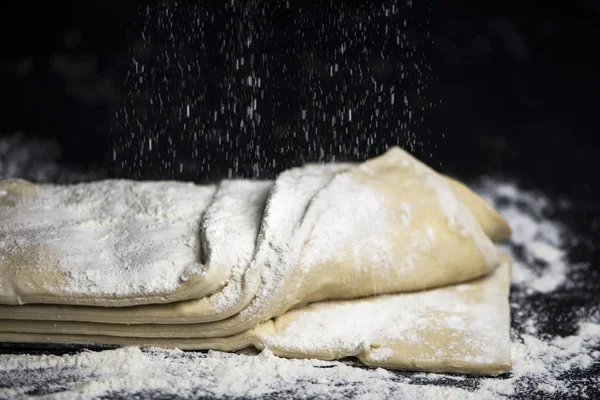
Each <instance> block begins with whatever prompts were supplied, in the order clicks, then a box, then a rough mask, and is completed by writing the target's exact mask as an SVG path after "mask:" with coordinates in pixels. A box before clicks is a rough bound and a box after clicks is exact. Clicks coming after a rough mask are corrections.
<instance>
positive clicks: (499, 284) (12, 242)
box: [0, 148, 511, 374]
mask: <svg viewBox="0 0 600 400" xmlns="http://www.w3.org/2000/svg"><path fill="white" fill-rule="evenodd" d="M112 182H113V181H103V182H101V183H96V184H97V185H105V191H108V192H110V193H114V204H113V203H112V201H113V200H111V199H112V198H113V197H111V196H112V195H111V196H109V197H108V200H107V199H106V198H104V199H102V201H101V202H100V200H98V199H87V198H86V197H85V196H83V197H82V196H79V197H77V194H78V193H79V194H80V193H81V192H82V188H84V186H83V185H86V184H81V185H76V186H71V187H68V186H67V187H58V186H51V185H34V184H31V183H29V182H25V181H20V180H6V181H0V190H2V191H3V192H5V193H6V195H4V196H3V197H0V224H1V225H0V292H1V293H0V304H3V305H0V341H16V342H31V341H36V342H59V343H65V342H74V343H100V344H123V345H126V344H140V345H157V346H167V347H180V348H183V349H222V350H228V351H229V350H236V349H240V348H244V347H247V346H250V345H253V346H255V347H257V348H263V347H268V348H269V349H271V350H272V351H273V352H274V353H275V354H278V355H281V356H286V357H317V358H323V359H333V358H340V357H344V356H357V357H359V358H360V359H361V360H362V361H363V362H365V363H366V364H368V365H374V366H385V367H389V368H402V369H423V370H432V371H452V372H466V373H482V374H498V373H501V372H504V371H506V370H507V369H508V368H509V367H510V357H509V356H508V354H509V352H508V350H507V349H508V345H509V342H508V336H507V335H508V325H509V310H508V281H509V279H508V277H509V272H510V271H509V270H510V267H509V261H508V260H506V259H505V262H504V264H503V266H502V267H501V268H498V267H499V265H500V264H501V260H502V257H501V255H500V253H499V251H498V250H497V248H496V246H495V245H494V242H497V241H501V240H504V239H506V238H508V237H509V236H510V233H511V232H510V228H509V226H508V224H507V223H506V221H505V220H504V219H503V218H502V217H501V216H500V215H499V214H498V213H497V212H496V211H495V210H493V209H492V208H491V207H490V206H488V205H487V204H486V203H485V201H483V200H482V199H481V198H480V197H479V196H477V195H476V194H474V193H473V192H472V191H471V190H469V189H468V188H467V187H465V186H464V185H462V184H461V183H459V182H457V181H455V180H453V179H451V178H448V177H444V176H442V175H440V174H438V173H436V172H435V171H433V170H432V169H431V168H429V167H427V166H426V165H424V164H423V163H421V162H420V161H418V160H417V159H415V158H414V157H412V156H411V155H410V154H408V153H406V152H405V151H403V150H401V149H399V148H392V149H390V150H389V151H388V152H386V153H385V154H383V155H382V156H379V157H376V158H374V159H371V160H368V161H366V162H364V163H360V164H334V165H329V166H319V165H308V166H305V167H302V168H295V169H292V170H288V171H285V172H284V173H282V174H281V175H280V176H279V177H278V178H277V179H276V180H275V181H274V182H260V183H259V182H250V181H248V182H242V181H239V182H236V181H231V182H229V181H224V182H223V183H222V184H221V185H219V186H218V187H208V186H207V187H202V186H197V185H190V184H179V183H160V182H144V183H138V182H130V181H114V183H112ZM89 185H91V184H89ZM161 185H163V186H161ZM103 187H104V186H103ZM162 190H171V191H172V192H170V193H171V194H173V193H176V192H177V191H181V193H182V194H183V195H182V196H173V197H170V199H174V200H172V201H173V202H175V203H177V204H169V205H165V206H164V207H166V209H165V210H163V208H162V207H163V206H162V205H161V201H160V200H161V199H164V193H163V194H161V191H162ZM136 191H144V194H145V196H146V197H144V198H143V199H141V200H140V198H139V196H138V195H137V192H136ZM104 193H106V192H104ZM153 193H156V198H152V194H153ZM61 196H62V197H61ZM117 196H121V197H117ZM127 196H130V197H127ZM124 197H125V198H128V199H131V200H129V201H128V202H126V203H127V204H132V206H131V207H132V208H131V209H127V208H125V209H124V208H123V205H122V204H123V202H122V201H120V199H121V198H124ZM74 199H75V200H74ZM94 201H96V202H98V207H101V209H102V212H103V213H100V212H98V215H97V216H96V215H93V217H92V220H93V221H92V222H95V223H96V225H94V226H100V228H94V229H96V231H91V232H88V233H87V234H89V235H90V237H91V238H97V237H104V236H102V235H106V233H105V232H111V231H110V227H111V225H110V224H122V223H123V219H122V218H121V215H127V216H129V217H130V219H131V218H133V219H134V220H135V221H138V220H139V221H142V222H140V224H139V225H140V226H142V225H143V226H153V227H154V230H153V232H154V233H153V235H154V236H148V235H146V236H145V237H144V240H142V239H140V242H139V243H138V242H135V243H134V244H133V245H132V246H134V250H135V252H132V256H133V257H139V260H140V262H137V263H136V264H135V266H136V268H144V264H143V262H142V261H143V260H144V259H145V258H142V257H141V256H138V254H140V255H143V256H144V257H150V258H149V259H150V260H151V261H152V263H153V264H152V265H153V268H158V267H160V265H162V264H161V263H163V261H162V260H161V254H162V253H161V252H170V254H173V258H172V259H171V258H170V259H169V260H177V263H178V264H177V263H175V264H173V265H174V267H175V268H176V271H182V272H181V274H182V276H183V277H185V279H183V278H182V279H181V280H179V281H177V284H176V285H174V286H173V285H172V286H171V289H169V290H168V291H166V292H165V291H164V290H162V291H160V290H159V291H155V292H148V293H144V291H143V290H140V289H136V291H132V292H130V293H129V292H127V291H121V292H118V293H116V294H114V293H113V294H98V293H88V294H86V293H81V292H77V293H74V292H73V291H72V290H71V289H70V288H69V285H68V282H69V276H68V275H66V274H64V273H61V268H59V267H60V266H61V263H63V262H70V261H71V260H70V259H69V257H68V255H69V254H70V253H61V251H62V249H63V247H55V246H54V244H53V243H54V242H53V239H52V238H50V239H48V240H47V241H45V242H43V243H36V242H31V241H29V242H28V241H22V240H21V239H22V236H20V235H24V234H25V233H28V232H31V229H37V230H38V232H41V236H40V237H46V236H49V235H48V234H47V233H48V232H50V231H51V230H52V229H55V228H56V227H55V226H54V225H51V224H52V223H53V221H56V223H57V224H59V225H60V226H61V227H64V232H67V233H65V234H64V235H66V236H65V237H68V234H71V233H70V232H71V231H72V229H74V228H73V227H77V229H80V228H79V225H77V224H78V223H79V222H80V221H79V219H78V215H77V212H78V211H77V210H78V209H79V207H92V206H93V202H94ZM186 201H187V202H189V201H195V202H196V203H195V204H196V205H195V207H194V208H192V209H187V208H184V207H183V205H185V204H187V203H185V202H186ZM178 202H179V203H178ZM46 203H52V204H56V205H57V206H56V207H55V208H58V209H60V210H62V211H63V212H62V213H59V212H53V209H51V208H49V207H47V206H46V207H45V206H44V205H45V204H46ZM148 204H150V206H148ZM153 207H154V208H153ZM155 208H156V209H157V210H158V211H155ZM89 209H90V210H92V211H93V210H94V208H89ZM137 210H141V211H137ZM148 210H150V211H148ZM228 210H231V212H228ZM127 213H129V214H127ZM136 213H139V215H138V214H136ZM186 213H188V214H186ZM107 215H108V216H109V217H110V218H109V217H107ZM165 215H166V216H167V217H164V216H165ZM40 221H41V222H40ZM98 221H99V222H98ZM105 221H108V222H105ZM107 224H108V225H107ZM86 226H90V225H89V223H88V225H86ZM237 227H243V229H242V228H239V229H236V228H237ZM44 229H46V231H44ZM90 229H91V228H90ZM132 229H133V228H132ZM135 229H136V231H135V232H136V234H137V230H139V229H140V228H139V226H137V225H136V227H135ZM80 230H81V229H80ZM61 232H62V231H61ZM165 232H166V233H165ZM45 233H46V236H44V234H45ZM142 234H143V229H142ZM165 234H167V237H168V238H173V239H172V240H171V242H169V243H163V242H161V241H160V238H161V237H164V235H165ZM188 237H189V239H188ZM1 240H4V241H5V242H1ZM88 242H89V243H91V244H90V246H91V249H92V250H93V251H90V252H89V254H87V252H86V251H85V248H82V249H80V250H78V252H77V253H76V256H77V257H79V258H78V260H81V261H82V262H84V264H83V265H86V263H87V262H90V263H92V262H94V260H95V259H94V257H96V258H97V256H96V254H109V256H111V257H113V258H114V259H120V258H119V254H117V253H116V252H117V250H118V249H119V247H118V246H116V245H115V246H114V247H109V248H103V247H101V246H102V242H101V241H100V240H97V241H94V240H89V241H88ZM88 242H86V243H88ZM20 243H24V244H22V245H21V244H20ZM228 245H229V246H231V251H228V248H227V246H228ZM135 246H137V247H135ZM111 252H112V253H111ZM86 257H87V258H86ZM86 260H87V261H86ZM188 265H192V266H193V268H192V270H190V271H197V272H194V273H189V272H186V271H188V269H189V268H188V267H187V266H188ZM15 266H18V268H16V267H15ZM111 267H112V268H113V269H114V268H116V269H115V272H116V273H119V274H120V273H121V271H122V272H123V274H124V276H125V277H127V276H128V275H127V273H128V271H130V269H131V266H128V265H125V264H124V265H123V267H122V270H120V269H119V268H121V267H120V266H119V265H117V266H116V267H115V266H114V265H111ZM158 270H159V269H158ZM140 272H141V273H146V274H147V271H143V270H140ZM177 273H179V272H177ZM174 276H175V278H177V276H178V275H174ZM95 279H102V277H101V275H100V276H99V277H98V278H95ZM474 279H475V280H474ZM462 282H468V283H463V284H461V283H462ZM100 283H101V282H98V285H97V286H98V287H101V285H100ZM132 283H135V282H132ZM91 284H92V286H93V285H94V282H91ZM447 285H450V286H447ZM140 287H142V289H143V285H142V286H140ZM434 288H439V289H434ZM427 289H429V290H427ZM401 292H411V293H404V294H396V293H401ZM374 295H379V296H375V297H369V298H365V297H366V296H374ZM436 296H437V298H442V297H444V298H447V302H448V304H450V303H453V304H456V305H457V308H456V310H461V311H460V312H454V311H452V310H448V309H446V308H445V304H444V302H442V303H441V304H436V303H435V301H434V299H435V298H436ZM356 298H362V299H360V300H352V299H356ZM326 300H335V301H330V302H323V301H326ZM315 302H317V303H315ZM23 303H45V304H26V305H17V304H23ZM309 303H313V304H311V305H309V306H306V305H307V304H309ZM420 303H423V304H429V305H430V306H429V308H427V307H425V308H422V309H419V308H418V307H417V306H416V305H418V304H420ZM430 303H431V304H430ZM411 305H413V314H412V315H413V317H415V315H416V317H415V318H416V319H415V320H414V326H413V328H414V329H416V330H415V331H414V332H413V333H414V334H413V335H412V336H411V337H408V336H399V337H394V335H392V334H387V335H383V336H381V335H380V336H377V335H375V336H373V335H365V337H364V338H362V342H361V345H360V346H358V344H356V343H355V344H354V345H350V344H348V343H349V341H346V344H347V346H343V345H341V344H340V345H338V346H328V347H322V346H321V347H319V338H318V337H317V338H315V343H314V344H313V345H312V347H311V346H308V347H297V348H294V345H293V343H294V341H295V340H294V338H293V337H290V336H289V330H286V327H289V326H290V325H294V326H296V327H297V326H298V324H305V325H304V327H302V328H301V329H300V331H301V332H302V331H303V332H305V333H306V332H311V330H314V329H318V327H314V326H311V324H310V320H311V318H312V316H313V315H315V313H322V312H327V310H328V309H329V310H330V312H331V315H335V314H336V312H333V311H331V310H338V309H339V314H340V317H339V318H337V319H336V317H332V318H331V321H330V322H322V323H321V324H320V325H319V327H320V328H321V329H327V326H329V325H331V327H330V329H329V334H330V336H331V335H335V323H336V321H338V320H340V318H342V319H343V318H348V316H350V318H351V316H352V309H353V307H359V308H365V307H367V308H369V307H371V308H372V309H373V313H376V310H378V309H386V310H390V311H389V312H390V313H391V314H390V315H389V317H390V318H392V319H393V318H396V319H398V318H401V317H402V313H403V310H406V309H407V307H409V306H411ZM461 305H462V306H461ZM415 307H416V308H415ZM482 310H484V311H485V310H487V311H486V312H481V311H482ZM404 312H406V311H404ZM453 312H454V314H453ZM311 313H312V314H311ZM490 313H494V315H496V316H497V318H496V319H497V322H496V323H495V324H492V323H490V321H487V319H486V318H488V317H487V315H490ZM450 317H452V318H454V319H453V320H456V319H457V318H458V319H460V320H461V321H463V322H462V325H461V326H462V328H461V329H458V328H457V327H452V326H450V327H448V326H445V325H444V321H446V320H447V318H450ZM315 318H316V317H315ZM356 318H362V320H360V321H359V322H358V323H360V324H363V323H364V324H371V325H374V324H375V323H376V322H375V321H372V320H369V318H365V317H364V315H363V316H360V315H357V316H356ZM478 321H479V322H478ZM482 321H484V322H487V326H488V332H487V333H486V330H485V329H482V326H485V325H481V322H482ZM353 323H357V322H356V321H353ZM379 323H380V325H381V329H380V331H381V332H383V331H384V330H385V324H384V323H381V322H379ZM342 325H343V324H342ZM324 326H325V328H324ZM390 326H392V327H393V326H394V324H391V325H390ZM419 327H420V328H419ZM417 328H419V329H421V330H418V329H417ZM286 332H287V333H286ZM381 332H380V333H381ZM304 336H306V335H305V334H304ZM411 338H412V339H411ZM414 338H417V339H414ZM490 338H492V339H493V340H497V341H498V343H499V346H498V347H497V348H496V347H495V346H489V340H492V339H490ZM340 340H342V339H340ZM415 340H416V341H415ZM295 342H296V343H305V342H306V340H304V341H299V340H296V341H295ZM340 343H343V340H342V342H340ZM459 344H460V345H459ZM382 349H383V350H382ZM383 356H385V357H383Z"/></svg>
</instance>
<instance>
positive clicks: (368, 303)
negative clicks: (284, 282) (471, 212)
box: [0, 255, 511, 375]
mask: <svg viewBox="0 0 600 400" xmlns="http://www.w3.org/2000/svg"><path fill="white" fill-rule="evenodd" d="M509 286H510V260H509V258H508V256H506V255H505V256H504V262H503V264H502V266H501V267H500V268H498V269H497V270H496V271H494V272H493V273H492V274H489V275H487V276H484V277H482V278H479V279H475V280H472V281H469V282H466V283H463V284H460V285H453V286H446V287H443V288H438V289H433V290H425V291H419V292H412V293H401V294H393V295H387V296H377V297H370V298H365V299H358V300H352V301H330V302H321V303H315V304H312V305H310V306H308V307H305V308H302V309H299V310H293V311H290V312H288V313H286V314H284V315H283V316H281V317H279V318H275V319H272V320H269V321H267V322H265V323H262V324H260V325H258V326H257V327H256V328H254V329H251V330H249V331H247V332H244V333H242V334H239V335H235V336H230V337H225V338H212V339H185V338H181V339H170V338H163V339H156V338H131V337H111V336H101V335H98V334H97V332H92V331H90V332H89V333H90V335H65V334H56V333H53V332H55V331H56V330H55V329H54V327H53V325H54V323H51V322H40V321H37V322H28V325H26V326H25V328H24V330H25V331H27V332H36V331H37V332H38V333H10V330H11V329H12V330H15V325H14V324H13V323H11V322H10V321H0V341H3V342H15V343H19V342H24V343H28V342H35V343H82V344H87V343H96V344H107V345H114V344H116V345H142V346H158V347H167V348H179V349H184V350H199V349H216V350H224V351H235V350H240V349H243V348H246V347H249V346H255V347H256V348H258V349H263V348H268V349H269V350H271V351H272V352H273V353H274V354H276V355H278V356H281V357H294V358H318V359H324V360H331V359H339V358H343V357H349V356H357V357H358V358H359V359H360V360H361V361H362V362H364V363H365V364H367V365H370V366H373V367H384V368H395V369H405V370H422V371H438V372H459V373H468V374H477V375H499V374H502V373H504V372H506V371H508V370H509V369H510V366H511V361H510V308H509V304H508V292H509ZM36 326H37V328H36ZM34 328H35V329H34ZM19 331H21V329H19Z"/></svg>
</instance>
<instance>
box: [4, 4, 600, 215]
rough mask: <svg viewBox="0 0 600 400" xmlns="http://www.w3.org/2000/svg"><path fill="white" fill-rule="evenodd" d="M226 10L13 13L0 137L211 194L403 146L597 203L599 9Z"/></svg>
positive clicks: (454, 165)
mask: <svg viewBox="0 0 600 400" xmlns="http://www.w3.org/2000/svg"><path fill="white" fill-rule="evenodd" d="M223 3H224V2H216V1H215V2H210V1H209V2H207V1H197V2H189V3H188V2H179V3H178V4H177V5H175V3H174V2H168V6H164V5H161V3H159V2H151V1H137V2H134V1H130V2H126V1H125V2H124V1H113V0H105V1H102V2H81V1H61V2H47V3H39V4H37V3H27V2H17V1H5V2H3V3H2V6H0V7H1V8H2V9H1V11H0V26H1V29H2V38H1V40H2V52H1V53H0V54H1V55H0V57H1V58H2V60H1V65H0V74H1V75H0V76H1V78H0V87H1V90H0V93H1V94H0V96H1V97H2V109H1V114H0V115H1V116H2V117H1V118H0V135H2V134H12V133H14V132H23V133H25V134H26V135H27V136H44V137H53V138H56V139H57V140H58V141H59V142H60V143H61V145H62V147H63V153H62V156H61V162H63V163H68V164H77V165H92V166H97V167H102V168H104V169H105V170H106V171H107V173H108V175H110V176H117V177H130V178H137V179H148V178H160V179H166V178H175V179H190V180H195V181H199V182H203V181H208V180H214V179H217V178H222V177H226V176H255V177H256V176H258V177H271V176H273V174H274V173H276V172H277V171H280V170H282V169H284V168H286V167H289V166H292V165H298V164H300V163H302V162H304V161H306V160H327V161H329V160H333V159H335V160H340V159H364V158H366V157H369V156H372V155H375V154H377V153H379V152H381V151H383V150H384V149H385V148H386V147H387V146H389V145H394V144H400V145H402V146H404V147H405V148H407V149H408V150H410V151H412V152H414V153H415V154H416V155H417V156H419V157H420V158H421V159H423V160H424V161H426V162H428V163H430V164H431V165H433V166H434V167H436V168H439V169H441V170H443V171H445V172H448V173H453V174H457V175H458V176H460V177H462V178H466V179H468V178H471V177H475V176H478V175H481V174H490V173H491V174H501V175H507V176H512V177H515V178H517V179H518V180H519V181H521V182H522V183H523V184H525V185H529V186H535V187H538V188H540V189H543V190H545V191H547V192H550V193H553V194H565V195H566V196H567V197H569V198H571V199H572V200H574V201H581V202H586V203H588V204H589V205H592V206H594V205H598V206H599V207H600V193H599V191H598V189H597V188H596V187H595V186H597V185H595V183H596V180H597V177H596V176H597V172H598V171H599V170H600V169H599V168H598V167H599V166H600V164H599V163H598V161H597V158H598V157H599V156H598V154H597V153H598V149H599V148H600V146H599V145H598V144H597V138H596V136H597V135H596V133H597V132H598V125H599V124H598V118H599V117H598V110H599V108H600V101H599V96H598V93H600V78H598V71H599V70H600V64H599V63H598V61H596V59H597V58H598V54H597V53H598V50H600V44H599V42H598V41H599V39H600V1H598V0H593V1H590V0H586V1H571V2H561V3H560V4H558V3H557V4H554V3H552V2H541V1H540V2H515V3H510V2H502V4H498V5H497V7H496V5H494V6H492V4H489V3H486V5H485V6H482V5H481V4H477V3H476V2H457V1H451V0H443V1H426V2H423V1H415V2H414V4H412V5H409V4H408V3H407V2H405V1H403V2H393V1H368V2H363V1H345V2H343V1H339V0H333V1H324V2H300V1H293V0H290V1H289V2H287V3H286V2H280V1H237V2H227V4H223ZM417 3H418V4H417ZM478 3H480V2H478ZM498 3H500V2H498ZM232 4H233V5H232ZM146 5H149V7H148V8H146ZM392 6H394V8H393V9H392ZM386 10H387V11H386ZM405 20H406V21H407V23H406V26H404V21H405ZM397 35H398V36H399V38H401V40H399V41H397V40H396V36H397ZM248 40H249V41H248ZM342 48H343V51H342V50H340V49H342ZM242 57H244V59H245V63H244V65H239V63H240V59H241V58H242ZM134 60H135V63H137V64H138V70H136V69H135V63H134ZM236 63H238V64H237V65H236ZM335 64H338V70H337V71H334V72H335V73H331V68H333V66H334V65H335ZM142 66H144V70H143V71H142V70H141V67H142ZM402 74H404V75H402ZM248 76H251V77H253V78H252V79H253V84H252V85H249V84H248V83H247V82H248V81H247V78H248ZM258 77H261V79H262V81H261V87H258V86H257V80H256V79H257V78H258ZM392 92H394V98H395V101H394V102H392V101H391V93H392ZM405 97H406V101H404V98H405ZM254 99H258V105H257V107H256V109H255V110H252V111H248V109H247V107H248V105H250V106H252V104H253V103H252V101H253V100H254ZM186 105H190V106H191V111H190V114H189V115H188V114H187V111H186ZM348 110H351V112H352V113H353V114H352V119H351V120H350V118H349V116H348ZM249 113H250V114H252V115H250V114H249ZM215 115H217V117H216V118H215ZM259 117H260V118H259ZM334 117H335V120H334V121H333V122H332V119H333V118H334ZM259 120H260V121H259ZM149 139H150V140H151V141H152V143H151V144H150V143H149Z"/></svg>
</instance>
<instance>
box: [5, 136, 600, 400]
mask: <svg viewBox="0 0 600 400" xmlns="http://www.w3.org/2000/svg"><path fill="white" fill-rule="evenodd" d="M10 140H12V142H11V141H10ZM11 143H12V144H11ZM15 143H16V144H15ZM10 146H12V147H11V148H10V149H9V150H8V151H7V150H6V148H9V147H10ZM27 146H29V148H32V147H31V146H34V147H35V144H31V143H28V144H27ZM24 149H25V150H24ZM26 149H27V147H26V146H23V143H22V142H18V141H16V140H15V139H14V138H12V139H11V138H9V141H8V144H7V142H3V141H1V140H0V177H7V176H21V177H25V178H27V179H31V180H45V179H47V178H46V177H45V176H44V175H41V176H40V175H36V173H37V172H36V171H37V169H36V168H33V167H31V165H32V164H35V162H34V161H28V158H27V157H30V159H34V158H35V155H33V154H32V153H30V152H28V151H27V150H26ZM3 151H5V152H4V153H3ZM14 151H20V154H21V156H20V158H19V159H18V162H17V161H11V159H9V158H6V154H9V153H11V152H14ZM7 160H8V161H7ZM24 165H29V166H30V167H28V168H27V169H26V170H24V169H20V168H21V167H20V166H24ZM49 165H55V164H49ZM52 168H56V170H57V171H58V170H60V167H58V166H54V167H52ZM65 171H66V172H64V173H60V174H56V175H53V176H52V179H57V180H64V181H70V180H77V179H86V177H85V175H82V174H81V173H80V172H70V171H68V170H65ZM93 178H94V179H95V178H96V176H95V175H94V176H93ZM474 187H475V188H476V191H478V192H479V193H480V194H481V195H483V196H484V197H485V198H486V199H487V200H488V201H490V202H491V203H492V205H493V206H494V207H495V208H496V209H498V210H499V211H500V212H501V213H502V214H503V215H504V216H505V217H506V218H507V220H508V221H509V223H510V224H511V226H512V228H513V231H514V234H513V238H512V240H511V241H510V243H509V244H508V245H506V246H505V249H506V250H507V251H508V252H509V253H510V254H511V256H512V258H513V260H514V266H513V287H512V294H511V308H512V316H513V331H512V350H511V351H512V361H513V368H512V371H511V373H509V374H507V375H506V376H502V377H499V378H473V377H468V378H467V377H463V376H456V375H443V374H428V373H405V372H396V371H386V370H383V369H367V368H364V367H362V366H360V365H358V363H357V362H356V361H354V360H343V361H341V362H328V361H316V360H288V359H283V358H278V357H276V356H274V355H273V354H272V353H270V352H269V351H268V350H265V351H263V352H261V353H259V354H227V353H221V352H215V351H209V352H205V353H189V352H182V351H174V350H159V349H149V350H140V349H139V348H136V347H128V348H120V349H112V350H104V351H96V352H94V351H85V350H84V351H80V352H73V353H69V354H66V355H62V356H57V355H25V354H2V355H0V398H19V397H28V396H35V395H40V396H42V395H51V397H55V398H72V397H81V398H98V397H108V396H109V397H122V398H129V397H132V396H134V395H139V396H144V395H149V394H159V395H160V396H163V397H166V396H169V395H176V396H180V397H184V398H198V397H202V396H208V397H213V396H214V397H263V398H264V397H265V396H267V397H268V396H272V397H273V398H279V397H281V396H295V397H325V396H326V397H328V398H330V397H331V398H348V397H353V398H365V399H366V398H377V397H379V398H384V397H390V396H393V397H405V398H422V397H428V398H440V399H441V398H450V399H464V398H466V399H469V398H477V399H479V398H492V399H493V398H506V397H511V396H519V395H524V394H525V395H538V396H540V397H544V398H547V397H551V396H556V397H566V396H567V395H575V396H586V395H587V396H588V397H589V398H594V397H595V396H597V395H598V389H597V387H598V386H600V378H598V375H599V374H598V365H599V364H598V363H599V361H600V319H599V315H598V314H595V313H594V309H593V308H592V307H588V306H587V305H585V304H584V305H581V306H578V307H577V309H574V310H573V314H575V317H574V318H575V323H574V324H573V326H572V332H570V333H569V334H564V335H556V334H548V333H547V329H546V328H545V326H546V325H548V322H547V320H548V319H550V320H552V315H551V313H552V309H551V308H545V307H544V306H543V304H544V302H545V301H550V302H551V301H559V300H556V299H560V297H561V296H564V295H565V294H566V293H568V291H572V290H577V289H578V287H577V285H578V283H577V282H579V281H580V280H581V279H580V277H581V275H584V272H585V268H590V266H588V265H581V264H578V265H572V264H571V263H570V262H569V259H568V249H569V245H570V242H569V240H568V238H569V236H572V235H573V233H572V232H569V231H568V230H567V229H566V228H565V227H563V226H562V225H561V224H559V223H558V222H557V221H555V220H553V219H552V218H550V217H548V215H549V214H551V212H552V209H553V208H554V207H556V205H555V204H554V203H553V202H552V201H551V200H550V199H548V198H546V197H544V196H542V195H540V194H538V193H534V192H530V191H527V190H524V189H521V188H519V187H518V186H517V185H516V184H515V183H513V182H510V181H506V180H498V179H491V178H488V179H483V180H481V181H479V182H477V183H476V185H474ZM559 206H560V207H561V208H563V209H565V208H567V207H568V204H564V203H561V204H560V205H559ZM576 278H577V279H576ZM15 349H17V350H18V347H6V348H5V349H4V350H5V352H6V353H11V352H14V350H15ZM383 352H384V350H383ZM381 356H382V357H385V354H382V355H381ZM573 374H577V380H571V379H570V377H571V376H573Z"/></svg>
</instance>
